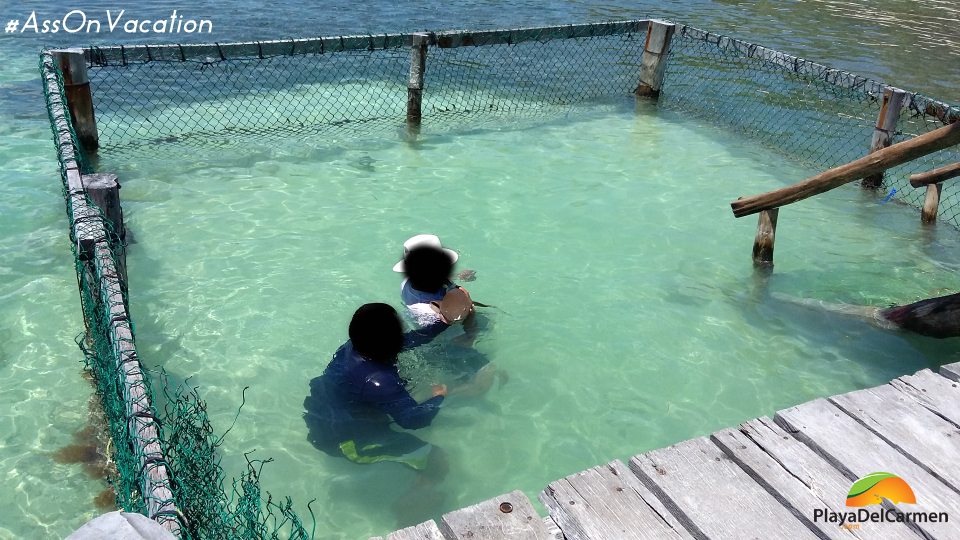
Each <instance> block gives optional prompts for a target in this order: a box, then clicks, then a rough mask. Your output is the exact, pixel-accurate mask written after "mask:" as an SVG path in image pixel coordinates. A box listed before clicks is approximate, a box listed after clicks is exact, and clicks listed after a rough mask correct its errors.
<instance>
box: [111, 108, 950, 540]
mask: <svg viewBox="0 0 960 540" xmlns="http://www.w3.org/2000/svg"><path fill="white" fill-rule="evenodd" d="M428 131H429V130H428ZM726 139H727V138H726V137H725V136H724V133H723V132H722V131H720V130H717V129H713V128H710V127H708V126H700V125H697V124H694V123H691V122H687V121H684V120H682V119H681V118H677V117H674V116H672V115H670V114H662V113H657V112H656V111H655V110H646V109H641V110H640V111H634V109H633V107H632V105H630V104H624V106H623V107H622V108H621V109H620V110H618V111H613V112H611V111H609V109H608V108H605V109H602V110H598V112H597V113H596V115H594V114H591V113H590V112H589V111H584V112H583V113H582V114H578V115H576V116H575V117H572V118H568V119H567V120H565V121H563V122H556V123H549V124H547V125H543V126H540V127H537V128H529V129H509V128H505V129H502V130H481V131H474V132H453V133H447V132H445V133H442V134H438V135H430V134H429V133H428V134H426V135H425V136H423V137H422V138H421V139H420V141H419V142H418V143H417V144H416V145H414V146H411V145H410V144H407V143H405V142H402V141H392V140H376V141H370V140H364V141H345V142H344V143H343V144H340V145H336V146H322V145H320V144H319V143H317V144H312V143H311V141H300V142H299V144H297V145H293V144H290V145H288V147H287V148H285V149H282V150H278V149H271V148H270V147H263V148H260V149H259V150H254V151H252V152H239V151H229V150H228V151H225V152H226V153H224V152H221V153H219V154H218V155H217V156H215V157H208V158H202V159H196V158H195V159H178V160H175V161H174V162H172V163H171V162H168V161H161V160H151V159H149V158H143V159H138V160H136V161H138V164H137V165H135V166H134V165H130V164H127V165H124V164H123V163H116V164H113V165H112V166H111V167H110V168H111V169H112V170H117V172H118V173H119V174H120V175H121V177H122V178H124V179H125V184H124V188H123V194H124V197H125V199H124V203H125V207H126V211H127V216H128V222H129V226H130V228H131V230H132V231H133V233H134V235H135V237H136V239H137V243H136V244H135V245H134V246H132V248H131V250H130V252H129V255H128V257H129V265H130V276H131V290H132V291H134V292H133V296H132V309H133V315H134V317H135V320H136V321H137V322H138V337H139V341H140V344H141V345H140V346H141V356H142V357H143V359H144V361H145V362H146V363H147V364H148V365H162V366H163V367H164V368H165V369H167V370H168V371H170V372H171V373H173V374H174V375H175V376H180V377H183V376H186V375H187V374H189V375H192V376H193V377H194V379H192V380H193V382H194V383H195V384H197V385H199V386H200V388H201V391H202V394H203V396H204V397H205V398H206V399H207V401H208V403H209V405H210V410H211V413H212V418H213V421H214V424H215V425H216V426H219V427H220V428H221V429H225V428H226V427H227V426H229V425H230V423H231V422H232V419H233V416H234V414H235V412H236V408H237V407H238V406H239V405H240V402H241V393H240V390H241V389H242V388H243V387H244V386H250V389H249V391H248V392H247V394H246V400H247V404H246V406H245V407H244V409H243V412H242V414H241V416H240V421H239V422H238V423H237V426H236V427H235V428H234V430H233V431H232V432H231V433H230V436H229V437H228V438H227V442H226V444H225V446H224V448H223V455H224V456H225V457H224V463H225V464H226V465H227V469H228V470H230V471H233V472H239V470H240V468H241V465H242V463H243V458H242V453H243V452H245V451H249V450H251V449H256V454H255V455H262V456H271V457H274V458H275V459H276V461H275V463H273V464H271V465H269V466H268V468H267V469H266V471H267V472H266V474H265V475H264V487H265V488H267V489H269V490H271V491H273V492H274V493H278V494H279V493H283V494H286V495H291V496H293V497H294V498H295V500H296V501H298V502H300V503H305V502H306V501H309V500H311V499H314V498H315V499H317V501H318V504H317V505H316V506H315V507H314V508H317V509H321V510H319V511H318V512H317V514H318V518H319V525H318V530H320V531H322V532H323V536H324V537H327V536H328V535H329V536H330V537H342V538H357V537H362V536H364V535H370V534H375V533H382V532H385V531H388V530H390V529H392V528H395V527H397V526H399V525H408V524H411V523H414V522H417V521H419V520H423V519H426V518H429V517H433V516H435V515H438V514H439V513H441V512H444V511H449V510H451V509H454V508H457V507H460V506H463V505H467V504H471V503H473V502H476V501H478V500H481V499H485V498H488V497H492V496H495V495H497V494H499V493H502V492H505V491H508V490H510V489H513V488H521V489H523V490H525V491H526V492H527V493H528V494H530V495H531V496H535V495H536V493H537V492H538V491H539V490H540V489H542V488H543V487H544V486H545V485H546V484H547V483H548V482H549V481H551V480H553V479H555V478H557V477H560V476H562V475H565V474H568V473H572V472H574V471H577V470H580V469H583V468H586V467H589V466H592V465H595V464H597V463H601V462H604V461H607V460H609V459H612V458H615V457H620V458H623V457H627V456H629V455H631V454H633V453H637V452H640V451H643V450H647V449H651V448H656V447H660V446H664V445H667V444H670V443H673V442H676V441H678V440H681V439H685V438H688V437H692V436H696V435H702V434H705V433H709V432H711V431H713V430H716V429H718V428H720V427H723V426H727V425H730V424H735V423H737V422H740V421H743V420H745V419H748V418H750V417H754V416H757V415H761V414H769V413H772V412H773V411H774V410H776V409H778V408H783V407H786V406H789V405H792V404H796V403H799V402H802V401H805V400H809V399H812V398H815V397H819V396H824V395H829V394H834V393H838V392H844V391H847V390H851V389H854V388H861V387H864V386H870V385H875V384H880V383H882V382H885V381H886V380H888V379H889V378H892V377H895V376H897V375H899V374H902V373H907V372H912V371H915V370H918V369H921V368H924V367H932V366H936V365H938V364H939V363H940V362H946V361H949V360H951V359H954V360H956V359H960V358H957V356H956V354H955V352H954V350H955V346H956V343H953V342H949V341H948V342H945V343H941V342H935V341H933V340H926V339H921V338H912V337H908V336H903V335H897V334H892V333H889V332H883V331H880V330H876V329H874V328H872V327H870V326H869V325H867V324H865V323H863V322H862V321H859V320H854V319H846V318H844V317H841V316H829V315H824V314H823V313H821V312H816V311H809V310H807V309H805V308H800V307H796V306H793V305H791V304H785V303H783V302H779V301H777V300H775V299H773V298H770V296H769V295H768V294H767V293H768V292H771V291H775V292H779V293H784V294H788V295H792V296H797V297H806V298H817V299H825V300H830V301H840V302H849V303H860V304H871V305H885V304H888V303H892V302H903V301H909V300H913V299H916V298H920V297H925V296H929V295H931V294H935V293H936V292H937V291H938V290H939V289H942V288H949V289H951V290H957V289H958V288H960V280H958V279H957V278H956V277H955V272H953V271H955V270H956V269H957V268H958V267H960V243H958V237H957V234H956V231H955V230H953V229H949V228H945V227H942V228H940V229H938V230H937V231H934V232H932V233H930V234H926V233H924V232H923V231H922V230H921V229H920V228H919V227H918V226H917V225H916V221H917V216H916V210H915V209H912V208H907V207H902V206H896V205H879V204H876V203H870V202H867V200H866V199H865V198H863V197H862V196H861V194H860V192H859V191H858V190H857V189H855V188H852V187H851V188H848V189H841V190H838V191H836V192H835V193H831V194H829V195H826V196H824V197H822V198H818V199H817V200H814V201H809V202H807V203H805V204H801V205H797V206H796V207H791V208H788V209H784V210H783V211H782V212H781V216H780V230H779V231H778V239H777V244H778V249H777V266H776V272H775V273H774V275H773V277H772V278H771V279H770V282H769V283H766V284H765V283H764V281H763V280H760V279H757V278H755V277H754V275H753V272H752V268H751V262H750V246H751V242H752V238H753V232H754V228H755V220H753V219H745V220H734V219H733V218H732V217H731V216H730V211H729V207H728V205H727V203H728V202H729V201H730V200H732V199H734V198H736V196H738V195H740V194H744V193H747V192H755V191H762V190H767V189H770V188H773V187H776V186H778V185H781V184H782V182H783V180H784V179H794V178H801V177H803V176H806V175H807V174H808V173H809V172H810V171H805V170H802V169H798V168H796V167H794V166H792V165H790V164H789V163H786V162H784V161H782V160H780V159H779V158H777V157H776V156H774V155H771V154H769V153H767V152H765V151H758V150H754V149H751V148H750V146H749V145H746V144H741V143H739V142H737V141H729V140H726ZM154 151H156V152H157V154H159V155H163V154H166V153H167V152H166V149H165V148H163V147H157V148H154ZM201 155H202V154H201ZM130 161H133V160H130ZM425 231H429V232H434V233H437V234H439V235H440V236H441V237H442V238H443V240H444V242H446V243H447V244H448V245H450V246H452V247H454V248H456V249H458V250H459V251H460V253H461V259H460V261H461V262H460V266H461V268H472V269H475V270H476V271H477V276H478V278H477V280H476V281H475V282H472V283H468V284H466V286H467V287H468V288H469V289H470V290H471V292H472V293H473V295H474V296H475V297H476V298H477V299H479V300H482V301H483V302H486V303H491V304H496V305H497V306H500V307H501V308H502V309H503V311H502V312H500V311H494V312H491V313H490V314H489V316H490V318H491V319H492V323H493V324H492V327H491V328H490V329H489V330H488V331H487V333H486V334H485V335H484V337H483V339H482V340H481V341H480V342H479V343H478V345H477V347H478V349H479V350H481V351H483V352H484V353H486V354H487V355H488V356H489V357H490V358H491V359H492V360H493V361H494V362H496V364H497V365H498V366H500V368H501V369H503V370H505V371H506V373H507V374H508V375H509V381H508V382H507V383H506V384H505V385H503V386H502V387H496V386H495V387H494V389H492V390H491V391H490V393H489V394H487V395H486V396H485V397H484V398H482V399H466V398H460V399H457V398H453V397H452V398H450V399H449V400H448V401H447V404H446V406H445V410H444V411H442V413H441V415H440V416H438V418H437V420H436V421H435V422H434V424H433V425H432V426H431V427H430V428H428V429H425V430H422V431H421V432H418V434H420V435H421V436H422V437H423V438H424V439H426V440H428V441H430V442H432V443H434V444H436V445H438V446H441V447H443V448H444V449H445V450H446V451H447V452H448V454H449V455H450V461H451V464H452V466H451V472H450V474H449V475H448V476H447V478H446V480H445V481H444V483H443V484H442V485H441V491H442V492H443V494H444V495H445V498H443V499H442V500H439V501H437V500H431V501H430V504H426V503H425V506H426V507H425V508H423V509H422V511H419V512H407V513H404V514H402V515H401V516H400V517H399V521H398V519H397V517H396V516H395V515H394V514H393V513H392V512H391V511H390V508H391V504H392V503H393V502H395V501H396V500H397V499H398V498H399V497H400V496H401V495H402V494H403V493H404V492H405V491H406V490H407V489H409V487H410V485H411V484H412V482H413V481H414V478H413V477H414V475H413V474H412V473H410V472H409V471H407V470H405V469H403V468H402V467H400V466H396V465H394V464H383V465H378V466H371V467H359V466H355V465H352V464H349V463H347V462H346V461H345V460H338V459H334V458H330V457H328V456H326V455H324V454H321V453H320V452H318V451H316V450H315V449H313V448H312V447H311V446H310V445H309V443H307V441H306V440H305V428H304V425H303V422H302V420H301V418H300V412H301V411H302V401H303V397H304V395H305V394H306V391H307V388H306V383H307V381H309V379H310V378H312V377H314V376H316V375H318V374H319V373H320V372H321V371H322V369H323V367H324V365H325V364H326V362H327V361H328V360H329V357H330V355H331V354H332V352H333V351H334V350H335V349H336V348H337V347H338V346H339V344H340V343H342V342H343V340H344V339H345V333H346V332H345V328H346V324H347V322H348V321H349V317H350V316H351V314H352V312H353V310H354V309H355V308H356V307H357V306H358V305H360V304H362V303H364V302H371V301H385V302H390V303H393V304H394V305H397V304H398V301H399V299H398V295H399V281H400V280H399V277H398V276H397V275H396V274H394V273H393V272H391V271H390V267H391V266H392V265H393V263H394V262H395V259H396V258H397V257H398V254H399V251H400V249H399V246H400V244H401V243H402V242H403V240H404V239H406V238H407V237H409V236H411V235H413V234H416V233H420V232H425ZM954 341H955V340H954ZM423 382H424V383H428V382H432V381H429V380H424V381H423ZM301 508H302V507H301Z"/></svg>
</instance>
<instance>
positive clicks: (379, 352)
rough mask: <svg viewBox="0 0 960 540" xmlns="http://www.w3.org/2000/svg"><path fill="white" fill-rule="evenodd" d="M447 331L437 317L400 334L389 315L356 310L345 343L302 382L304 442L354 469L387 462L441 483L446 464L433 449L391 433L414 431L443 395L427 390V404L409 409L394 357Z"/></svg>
mask: <svg viewBox="0 0 960 540" xmlns="http://www.w3.org/2000/svg"><path fill="white" fill-rule="evenodd" d="M448 315H449V313H448ZM449 326H450V324H448V323H447V319H446V318H445V317H444V314H443V313H441V315H440V317H439V318H438V319H437V321H436V322H434V323H433V324H430V325H428V326H425V327H422V328H419V329H417V330H414V331H411V332H407V333H404V331H403V325H402V323H401V322H400V318H399V316H398V315H397V312H396V310H394V309H393V307H391V306H389V305H387V304H379V303H375V304H365V305H363V306H361V307H360V309H358V310H357V311H356V313H354V315H353V318H352V320H351V321H350V328H349V335H350V339H349V340H348V341H347V342H346V343H344V344H343V345H341V346H340V348H339V349H337V352H336V353H335V354H334V355H333V360H331V362H330V364H329V365H328V366H327V367H326V369H325V370H324V372H323V374H322V375H320V376H319V377H316V378H315V379H313V380H312V381H310V395H309V396H307V397H306V399H305V400H304V402H303V406H304V409H305V411H306V412H305V413H304V420H305V421H306V423H307V427H308V429H309V434H308V439H309V440H310V442H311V443H313V445H314V446H315V447H316V448H318V449H319V450H320V451H322V452H325V453H327V454H329V455H332V456H336V457H341V456H342V457H346V458H347V459H349V460H350V461H352V462H354V463H364V464H369V463H378V462H381V461H394V462H398V463H403V464H404V465H407V466H409V467H412V468H413V469H416V470H418V471H424V472H425V473H429V474H430V475H431V476H434V477H436V476H439V477H442V476H443V475H444V474H445V472H446V464H445V460H444V458H443V456H442V453H441V452H440V451H439V449H437V448H435V447H433V445H431V444H429V443H427V442H426V441H423V440H422V439H420V438H419V437H417V436H415V435H413V434H412V433H410V432H409V431H397V430H394V429H392V426H393V425H396V426H397V427H399V428H402V429H403V430H414V429H420V428H423V427H426V426H428V425H430V422H431V421H432V420H433V419H434V417H435V416H436V415H437V413H438V412H439V411H440V405H441V403H443V399H444V396H445V395H446V387H445V386H443V385H434V387H433V397H431V398H430V399H427V400H426V401H424V402H422V403H417V401H416V400H415V399H414V398H413V397H412V396H411V395H410V393H409V392H408V391H407V387H406V381H404V380H403V379H402V378H401V377H400V374H399V372H398V371H397V355H398V354H399V353H400V351H401V350H403V349H407V348H412V347H416V346H418V345H422V344H424V343H427V342H429V341H431V340H432V339H433V338H434V337H435V336H437V335H438V334H439V333H440V332H442V331H443V330H446V329H447V328H449Z"/></svg>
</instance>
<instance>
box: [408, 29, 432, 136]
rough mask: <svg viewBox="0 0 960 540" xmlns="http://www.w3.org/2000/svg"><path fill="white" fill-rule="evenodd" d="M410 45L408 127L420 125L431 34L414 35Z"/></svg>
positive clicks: (420, 33) (419, 33)
mask: <svg viewBox="0 0 960 540" xmlns="http://www.w3.org/2000/svg"><path fill="white" fill-rule="evenodd" d="M411 37H412V38H413V39H412V42H411V44H410V78H409V79H408V80H407V125H410V126H418V125H420V118H421V116H422V106H423V73H424V71H425V70H426V68H427V44H429V43H430V34H428V33H426V32H418V33H416V34H412V35H411Z"/></svg>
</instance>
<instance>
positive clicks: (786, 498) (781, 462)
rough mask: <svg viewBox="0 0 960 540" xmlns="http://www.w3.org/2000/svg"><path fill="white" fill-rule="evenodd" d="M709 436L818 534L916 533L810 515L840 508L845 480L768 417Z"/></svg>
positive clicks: (907, 538) (908, 537) (905, 537)
mask: <svg viewBox="0 0 960 540" xmlns="http://www.w3.org/2000/svg"><path fill="white" fill-rule="evenodd" d="M710 438H711V440H713V442H714V443H715V444H716V445H717V446H719V447H720V448H721V449H722V450H723V451H724V453H726V454H727V455H728V456H730V457H731V458H732V459H733V461H734V462H736V463H737V464H738V465H740V467H741V468H742V469H743V470H745V471H746V472H747V474H749V475H750V476H751V477H752V478H753V479H754V480H756V481H757V482H758V483H759V484H760V485H761V486H763V487H764V489H766V490H767V492H768V493H770V494H771V495H773V496H774V498H776V499H777V500H778V501H780V503H781V504H783V505H784V506H785V507H787V508H788V509H790V510H791V511H792V512H793V514H794V516H796V517H797V519H799V520H800V521H802V522H804V524H805V525H806V526H807V528H808V529H811V530H813V531H815V532H816V533H818V535H819V536H821V537H822V538H840V539H843V538H846V539H849V538H870V537H878V535H881V534H882V537H883V538H886V539H895V538H896V539H902V540H916V539H917V538H918V536H917V535H916V534H915V533H913V532H912V531H911V530H910V529H908V528H907V527H906V526H904V525H902V524H897V523H885V524H882V525H878V524H873V523H865V524H863V525H862V526H861V529H859V530H851V529H847V528H842V527H839V526H837V524H836V523H826V522H825V521H823V520H819V521H818V520H816V519H814V512H815V511H816V510H817V509H824V508H826V509H829V510H833V511H841V510H842V507H843V505H844V500H845V498H846V495H847V492H848V490H849V489H850V483H851V480H850V479H848V478H847V477H845V476H844V475H843V474H842V473H841V472H840V471H838V470H837V469H835V468H834V467H833V466H832V465H830V464H829V463H827V461H826V460H824V459H823V458H822V457H820V456H819V455H817V453H816V452H814V451H813V450H811V449H810V448H809V447H808V446H806V445H805V444H803V443H802V442H800V441H798V440H797V439H794V438H793V437H791V436H790V435H789V434H787V432H785V431H784V430H783V429H782V428H780V426H777V425H776V424H775V423H774V422H773V420H771V419H770V418H767V417H762V418H757V419H755V420H750V421H749V422H744V423H743V424H740V427H739V429H734V428H730V429H725V430H723V431H719V432H717V433H714V434H713V435H712V436H711V437H710Z"/></svg>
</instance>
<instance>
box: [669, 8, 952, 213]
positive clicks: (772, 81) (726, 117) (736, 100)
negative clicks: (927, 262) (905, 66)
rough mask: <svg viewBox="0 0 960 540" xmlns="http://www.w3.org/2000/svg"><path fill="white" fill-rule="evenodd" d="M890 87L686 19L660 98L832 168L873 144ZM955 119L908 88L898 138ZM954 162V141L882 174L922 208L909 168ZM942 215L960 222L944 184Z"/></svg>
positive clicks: (900, 195) (905, 198)
mask: <svg viewBox="0 0 960 540" xmlns="http://www.w3.org/2000/svg"><path fill="white" fill-rule="evenodd" d="M886 88H887V86H886V85H885V84H883V83H881V82H878V81H874V80H871V79H867V78H864V77H860V76H858V75H855V74H852V73H847V72H844V71H840V70H836V69H831V68H829V67H827V66H824V65H821V64H817V63H815V62H811V61H809V60H804V59H803V58H798V57H795V56H791V55H788V54H785V53H781V52H778V51H773V50H770V49H767V48H765V47H762V46H759V45H756V44H753V43H747V42H744V41H740V40H737V39H732V38H729V37H726V36H721V35H719V34H711V33H709V32H704V31H702V30H698V29H696V28H691V27H688V26H680V27H678V29H677V31H676V34H675V35H674V37H673V41H672V43H671V47H670V55H669V58H668V60H667V71H666V76H665V81H664V84H663V94H662V95H661V97H660V105H661V106H663V107H666V108H669V109H676V110H680V111H684V112H691V113H694V114H695V115H696V116H697V117H698V118H703V119H705V120H708V121H710V122H713V123H719V124H721V125H724V126H729V127H731V128H733V129H734V130H736V131H738V132H740V133H742V134H745V135H747V136H749V137H751V138H753V139H755V140H757V141H758V142H760V143H761V144H763V145H765V146H767V147H770V148H772V149H774V150H776V151H778V152H781V153H783V154H785V155H787V156H788V157H790V158H792V159H795V160H797V161H799V162H801V163H804V164H806V165H809V166H812V167H816V168H821V169H828V168H832V167H836V166H839V165H842V164H844V163H848V162H850V161H853V160H855V159H857V158H859V157H862V156H864V155H865V154H866V153H867V152H868V151H869V149H870V143H871V140H872V138H873V133H874V129H875V126H876V124H877V119H878V116H879V113H880V107H881V104H882V101H883V94H884V90H885V89H886ZM958 118H960V108H957V107H952V108H951V107H949V106H946V105H944V104H942V103H939V102H936V101H934V100H932V99H930V98H927V97H925V96H922V95H919V94H909V96H908V99H907V100H906V103H905V105H904V106H903V108H902V109H901V111H900V113H899V122H898V123H897V128H896V133H895V134H893V137H892V142H894V143H895V142H900V141H903V140H906V139H909V138H912V137H915V136H917V135H920V134H923V133H926V132H928V131H931V130H933V129H937V128H939V127H942V126H943V125H945V124H946V123H947V122H950V121H956V119H958ZM957 161H960V149H958V148H956V147H954V148H951V149H947V150H942V151H940V152H936V153H934V154H931V155H929V156H926V157H924V158H921V159H917V160H915V161H912V162H910V163H907V164H905V165H902V166H899V167H894V168H892V169H890V170H888V171H887V172H886V174H885V175H884V188H885V190H886V192H889V191H891V190H893V189H896V194H895V196H896V197H897V198H898V200H901V201H904V202H906V203H909V204H912V205H914V206H920V205H921V204H922V201H923V196H924V189H922V188H921V189H914V188H912V187H911V186H910V183H909V180H908V177H909V175H910V174H913V173H917V172H923V171H927V170H930V169H933V168H936V167H939V166H943V165H946V164H949V163H955V162H957ZM788 180H796V181H799V180H801V179H800V178H797V179H788ZM939 215H940V219H941V220H943V221H947V222H949V223H952V224H953V225H954V226H957V227H960V190H957V189H955V188H952V187H951V186H949V185H947V186H946V187H945V189H944V192H943V197H942V199H941V204H940V214H939Z"/></svg>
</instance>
